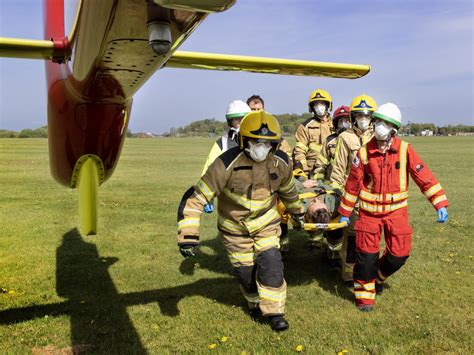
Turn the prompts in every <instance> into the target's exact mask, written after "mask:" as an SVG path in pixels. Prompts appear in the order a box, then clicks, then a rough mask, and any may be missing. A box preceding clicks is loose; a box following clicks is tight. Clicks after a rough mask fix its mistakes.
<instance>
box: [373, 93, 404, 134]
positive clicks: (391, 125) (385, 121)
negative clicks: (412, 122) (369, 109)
mask: <svg viewBox="0 0 474 355" xmlns="http://www.w3.org/2000/svg"><path fill="white" fill-rule="evenodd" d="M373 119H374V135H375V139H377V140H378V141H385V142H388V141H390V140H391V139H392V137H393V136H394V135H395V134H397V132H398V129H399V128H400V127H401V126H402V113H401V112H400V110H399V108H398V106H397V105H395V104H392V103H391V102H389V103H386V104H383V105H380V107H379V108H378V109H377V111H375V112H374V114H373Z"/></svg>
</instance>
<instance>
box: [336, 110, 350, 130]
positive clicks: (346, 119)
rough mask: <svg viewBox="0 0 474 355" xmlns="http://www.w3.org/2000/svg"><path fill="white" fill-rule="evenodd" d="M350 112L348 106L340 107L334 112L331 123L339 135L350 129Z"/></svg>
mask: <svg viewBox="0 0 474 355" xmlns="http://www.w3.org/2000/svg"><path fill="white" fill-rule="evenodd" d="M350 110H351V109H350V108H349V106H340V107H338V108H337V109H336V111H334V115H333V116H332V122H333V125H334V127H336V129H337V131H338V132H339V133H340V132H343V131H345V130H346V129H349V128H351V118H350V115H349V112H350Z"/></svg>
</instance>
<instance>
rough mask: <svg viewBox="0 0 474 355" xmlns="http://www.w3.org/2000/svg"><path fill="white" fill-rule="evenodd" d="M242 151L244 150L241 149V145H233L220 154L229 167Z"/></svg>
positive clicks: (225, 164) (226, 166) (220, 157)
mask: <svg viewBox="0 0 474 355" xmlns="http://www.w3.org/2000/svg"><path fill="white" fill-rule="evenodd" d="M241 152H242V151H241V150H240V147H232V148H230V149H229V150H227V151H225V152H224V153H222V154H221V155H219V159H220V160H222V162H223V163H224V166H225V168H226V169H227V168H228V167H229V166H230V164H232V162H233V161H234V160H235V158H237V157H238V156H239V154H240V153H241Z"/></svg>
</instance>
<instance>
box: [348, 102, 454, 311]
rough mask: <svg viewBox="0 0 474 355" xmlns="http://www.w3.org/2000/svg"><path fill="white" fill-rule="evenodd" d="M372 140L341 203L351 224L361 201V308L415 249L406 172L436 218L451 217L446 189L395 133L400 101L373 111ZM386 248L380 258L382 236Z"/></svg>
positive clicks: (357, 285) (357, 270) (357, 288)
mask: <svg viewBox="0 0 474 355" xmlns="http://www.w3.org/2000/svg"><path fill="white" fill-rule="evenodd" d="M373 117H374V119H375V124H374V127H375V128H374V138H372V139H371V140H370V141H369V142H368V143H367V145H366V146H362V148H361V149H360V150H359V151H358V153H357V154H356V156H355V158H354V162H353V164H352V169H351V172H350V175H349V178H348V179H347V183H346V185H345V192H344V194H343V196H342V199H341V203H340V205H339V213H340V214H341V218H340V221H341V222H343V221H345V222H348V223H349V218H348V217H349V216H350V215H351V213H352V210H353V208H354V205H355V202H356V201H357V199H359V219H358V220H357V222H356V223H355V227H354V229H355V230H356V264H355V267H354V293H355V299H356V305H357V306H358V308H359V309H360V310H361V311H365V312H368V311H371V310H372V309H373V306H374V303H375V295H376V293H380V292H381V291H382V290H383V282H384V281H385V280H386V279H387V277H389V276H390V275H392V274H393V273H395V272H396V271H397V270H398V269H400V268H401V267H402V266H403V264H405V262H406V260H407V259H408V256H409V255H410V249H411V237H412V229H411V227H410V225H409V223H408V207H407V206H408V173H409V175H410V176H411V177H412V179H413V180H414V181H415V183H416V184H417V185H418V187H419V188H420V189H421V191H422V192H423V193H424V194H425V196H426V197H427V198H428V200H429V201H430V202H431V204H432V205H433V207H434V208H435V209H436V210H437V211H438V222H441V223H444V222H446V221H447V220H448V212H447V209H446V207H447V206H448V200H447V198H446V195H445V193H444V190H443V188H442V187H441V185H440V184H439V182H438V181H437V180H436V178H435V177H434V175H433V174H432V173H431V171H430V170H429V169H428V167H427V166H426V164H425V163H424V162H423V161H422V160H421V159H420V157H419V156H418V154H417V153H416V152H415V150H414V149H413V147H412V146H411V145H410V144H409V143H407V142H404V141H402V140H400V139H399V138H397V137H396V133H397V130H398V129H400V127H401V125H402V115H401V113H400V110H399V109H398V107H397V105H395V104H392V103H387V104H383V105H381V106H380V107H379V108H378V109H377V110H376V111H375V113H374V114H373ZM382 230H383V233H384V238H385V244H386V248H385V251H384V253H383V255H382V257H381V258H379V253H380V238H381V233H382Z"/></svg>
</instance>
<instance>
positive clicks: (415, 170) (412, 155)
mask: <svg viewBox="0 0 474 355" xmlns="http://www.w3.org/2000/svg"><path fill="white" fill-rule="evenodd" d="M405 144H407V143H405ZM407 145H408V148H407V149H408V151H407V153H408V154H407V156H408V158H407V160H408V162H407V163H408V164H407V170H408V171H409V172H410V176H411V177H412V179H413V181H415V183H416V184H417V185H418V187H419V188H420V190H421V192H423V194H424V195H425V196H426V198H427V199H428V201H430V202H431V204H432V205H433V207H434V208H435V209H436V210H437V211H438V210H440V209H441V208H443V207H445V208H446V207H448V204H449V203H448V199H447V197H446V194H445V192H444V190H443V188H442V187H441V184H440V183H439V182H438V180H437V179H436V177H435V176H434V175H433V173H432V172H431V171H430V169H428V167H427V166H426V164H425V163H424V162H423V161H422V160H421V158H420V156H419V155H418V154H417V153H416V152H415V150H414V149H413V147H412V146H411V144H407Z"/></svg>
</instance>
